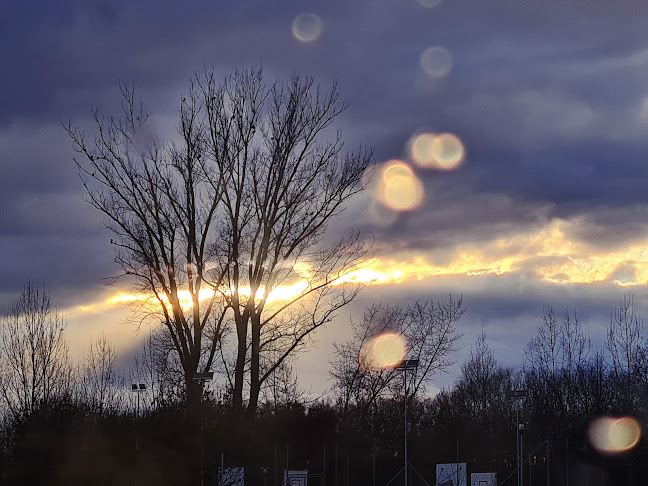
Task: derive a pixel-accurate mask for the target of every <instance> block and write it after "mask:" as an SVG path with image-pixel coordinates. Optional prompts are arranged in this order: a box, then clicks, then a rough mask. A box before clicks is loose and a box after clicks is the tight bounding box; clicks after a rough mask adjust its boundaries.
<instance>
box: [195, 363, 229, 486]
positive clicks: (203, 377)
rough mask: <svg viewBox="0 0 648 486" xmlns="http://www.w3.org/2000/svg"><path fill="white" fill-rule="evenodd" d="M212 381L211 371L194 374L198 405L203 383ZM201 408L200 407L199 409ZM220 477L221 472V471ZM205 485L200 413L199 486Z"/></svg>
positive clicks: (201, 415)
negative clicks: (198, 396) (197, 388)
mask: <svg viewBox="0 0 648 486" xmlns="http://www.w3.org/2000/svg"><path fill="white" fill-rule="evenodd" d="M213 379H214V372H213V371H206V372H204V373H196V374H195V375H194V377H193V381H195V382H196V383H198V384H199V385H200V404H201V405H202V389H203V386H204V385H205V383H207V382H210V381H212V380H213ZM200 408H202V407H200ZM221 475H222V471H221ZM204 484H205V447H204V445H203V414H202V410H201V411H200V486H203V485H204Z"/></svg>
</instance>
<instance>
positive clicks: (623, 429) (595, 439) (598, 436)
mask: <svg viewBox="0 0 648 486" xmlns="http://www.w3.org/2000/svg"><path fill="white" fill-rule="evenodd" d="M587 436H588V438H589V441H590V444H591V445H592V447H594V448H595V449H596V450H597V451H599V452H600V453H602V454H622V453H624V452H628V451H629V450H631V449H632V448H633V447H634V446H636V445H637V443H638V442H639V439H641V425H640V424H639V422H637V420H636V419H635V418H633V417H620V418H613V417H599V418H597V419H594V420H593V421H592V422H591V423H590V425H589V427H588V429H587Z"/></svg>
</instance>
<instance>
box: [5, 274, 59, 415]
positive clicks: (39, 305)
mask: <svg viewBox="0 0 648 486" xmlns="http://www.w3.org/2000/svg"><path fill="white" fill-rule="evenodd" d="M65 326H66V323H65V320H64V319H63V318H62V317H61V316H59V315H58V313H57V311H56V309H54V308H53V307H52V306H51V304H50V293H49V291H48V290H47V289H46V288H45V287H44V286H42V287H40V286H37V285H36V284H34V283H32V282H29V283H27V284H25V286H24V287H23V290H22V293H21V294H20V296H19V297H18V300H17V301H16V303H15V304H13V305H12V306H11V307H10V308H9V311H8V313H7V315H6V316H4V317H2V318H1V319H0V394H1V395H2V400H3V401H4V403H5V405H6V406H7V409H8V410H9V412H10V413H11V415H12V416H13V418H14V419H22V418H26V417H28V416H29V415H30V414H32V413H33V412H34V410H35V409H36V408H37V407H41V406H43V407H47V406H49V405H51V404H52V402H54V401H55V400H57V399H60V398H62V397H67V396H69V394H70V392H71V386H72V370H71V366H70V362H69V358H68V347H67V344H66V342H65V338H64V335H63V332H64V330H65Z"/></svg>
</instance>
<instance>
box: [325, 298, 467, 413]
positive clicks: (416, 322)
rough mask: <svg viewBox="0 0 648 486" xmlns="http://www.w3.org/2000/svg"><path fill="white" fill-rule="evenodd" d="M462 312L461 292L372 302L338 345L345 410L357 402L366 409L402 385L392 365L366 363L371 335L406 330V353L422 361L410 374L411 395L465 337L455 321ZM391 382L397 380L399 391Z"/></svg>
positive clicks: (336, 366)
mask: <svg viewBox="0 0 648 486" xmlns="http://www.w3.org/2000/svg"><path fill="white" fill-rule="evenodd" d="M463 312H464V306H463V298H459V299H454V298H453V297H452V296H450V297H449V299H448V300H447V301H435V300H433V299H427V300H424V301H416V302H414V303H413V304H411V305H409V306H407V307H406V308H404V309H403V308H400V307H390V306H385V305H382V304H374V305H372V306H370V307H369V308H368V309H367V310H366V311H365V313H364V315H363V319H362V321H360V322H359V323H355V322H352V324H351V325H352V328H353V337H352V338H351V340H350V341H347V342H345V343H343V344H336V345H335V358H334V360H333V362H332V363H331V364H332V370H331V376H332V378H333V379H334V381H335V386H336V389H337V390H338V393H339V399H340V400H341V402H342V404H343V406H344V409H345V411H346V410H348V409H349V407H350V406H352V405H353V406H354V407H360V409H361V410H364V411H365V412H366V411H367V410H368V409H369V407H370V406H371V405H372V404H374V403H375V402H376V400H377V399H378V398H380V397H381V396H386V395H388V394H393V393H401V390H402V386H398V385H397V384H396V383H395V378H396V377H397V376H399V375H400V373H398V372H397V371H396V370H395V369H394V368H390V367H386V368H376V367H372V366H370V365H369V364H368V363H367V357H366V351H365V350H366V344H367V343H368V342H370V340H371V338H373V337H375V336H378V335H380V334H382V333H384V332H387V331H391V332H395V333H398V334H400V335H401V336H403V338H404V340H405V341H406V343H407V349H408V358H410V359H417V360H418V361H419V365H418V367H417V368H416V370H413V371H411V372H409V373H408V375H407V379H408V380H409V384H408V397H409V399H411V398H412V397H414V396H415V395H416V394H417V393H420V392H421V391H422V390H423V389H424V388H425V384H426V383H427V382H428V381H429V380H430V379H431V378H432V377H433V376H434V375H436V374H437V373H439V372H444V371H445V370H447V368H448V367H449V366H450V365H451V364H452V361H451V359H450V355H451V354H452V353H453V352H454V351H455V344H456V341H457V339H459V338H460V337H461V335H460V334H458V333H457V331H456V327H455V326H456V323H457V322H458V321H459V319H460V318H461V316H462V315H463ZM392 384H394V385H395V386H398V388H397V390H398V391H396V389H394V388H392V387H391V386H390V385H392Z"/></svg>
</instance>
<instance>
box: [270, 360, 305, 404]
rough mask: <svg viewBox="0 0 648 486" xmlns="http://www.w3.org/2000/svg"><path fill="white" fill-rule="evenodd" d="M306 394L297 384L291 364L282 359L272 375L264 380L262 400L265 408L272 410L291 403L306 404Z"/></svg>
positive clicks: (297, 380)
mask: <svg viewBox="0 0 648 486" xmlns="http://www.w3.org/2000/svg"><path fill="white" fill-rule="evenodd" d="M308 401H309V398H308V394H307V393H306V392H305V391H304V390H303V389H302V388H301V387H300V386H299V379H298V377H297V374H296V373H295V371H294V369H293V367H292V365H291V364H290V363H289V362H288V361H284V362H283V363H281V365H280V366H278V367H276V368H275V370H274V372H273V373H272V375H271V376H270V377H269V378H268V379H267V380H266V381H265V386H264V387H263V390H262V402H263V403H264V405H265V408H266V409H270V410H274V411H275V412H276V411H277V409H279V408H282V407H287V406H290V405H291V404H298V403H299V404H303V405H306V404H307V402H308Z"/></svg>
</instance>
